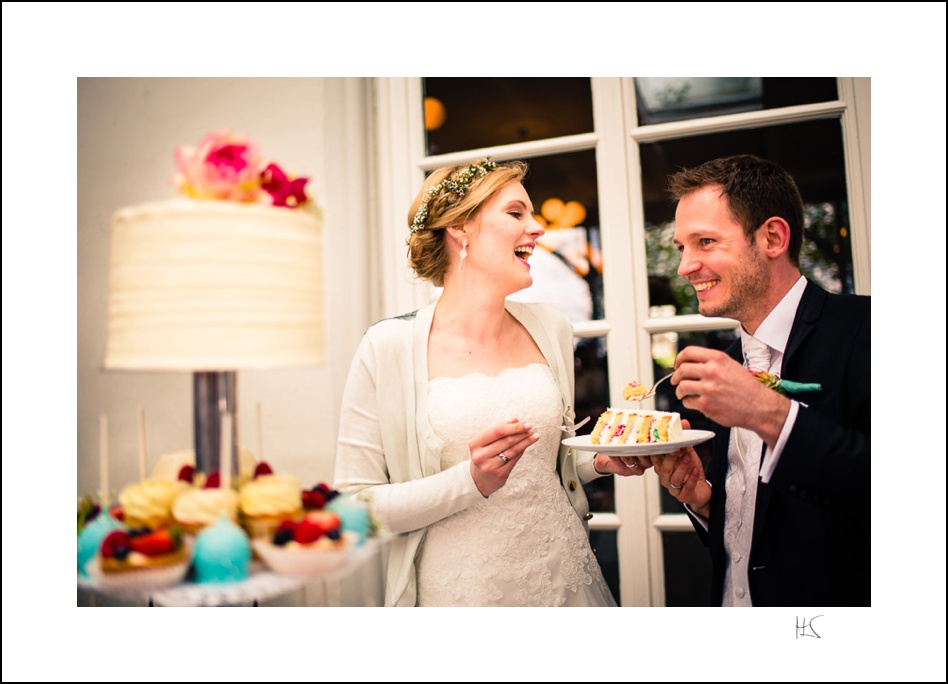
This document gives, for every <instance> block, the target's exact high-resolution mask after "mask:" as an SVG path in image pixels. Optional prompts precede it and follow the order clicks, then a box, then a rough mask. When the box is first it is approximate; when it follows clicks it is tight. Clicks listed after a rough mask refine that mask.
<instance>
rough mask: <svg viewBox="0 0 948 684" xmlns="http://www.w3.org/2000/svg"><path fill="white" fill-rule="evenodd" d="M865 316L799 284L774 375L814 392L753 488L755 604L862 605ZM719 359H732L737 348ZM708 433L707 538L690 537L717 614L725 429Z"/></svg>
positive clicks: (865, 574)
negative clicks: (702, 560) (707, 561)
mask: <svg viewBox="0 0 948 684" xmlns="http://www.w3.org/2000/svg"><path fill="white" fill-rule="evenodd" d="M869 314H870V298H869V297H866V296H856V295H834V294H830V293H828V292H826V291H825V290H823V289H821V288H820V287H818V286H817V285H815V284H813V283H812V282H808V283H807V287H806V290H805V291H804V293H803V298H802V299H801V301H800V306H799V308H798V309H797V314H796V318H795V319H794V322H793V328H792V330H791V332H790V338H789V340H788V342H787V349H786V353H785V355H784V360H783V370H782V373H781V377H784V378H787V379H788V380H794V381H797V382H808V383H809V382H817V383H820V384H821V385H822V389H821V390H819V391H814V392H805V393H801V394H796V395H792V396H793V398H795V399H798V400H799V401H801V402H803V403H806V404H808V406H801V407H800V411H799V413H798V414H797V419H796V423H795V424H794V426H793V431H792V432H791V434H790V438H789V440H788V441H787V444H786V446H785V448H784V450H783V453H782V454H781V456H780V462H779V464H778V465H777V469H776V471H775V472H774V473H773V476H772V477H771V479H770V482H769V483H768V484H764V483H763V482H759V483H758V488H757V505H756V510H755V513H754V533H753V541H752V544H751V554H750V561H749V564H748V575H749V577H750V591H751V598H752V600H753V604H754V605H755V606H781V607H794V606H799V607H820V606H869V605H870V604H871V596H870V582H869V578H870V560H871V557H870V518H871V511H870V497H869V494H870V484H869V483H870V466H869V442H870V432H869V418H870V416H869V400H870V386H869V356H870V354H869V347H870V344H869V343H870V339H869V336H870V329H869V327H870V326H869ZM727 353H728V354H729V355H730V356H731V357H733V358H734V359H736V360H737V361H741V359H742V356H741V344H740V340H738V341H737V343H736V344H733V345H731V347H729V348H728V349H727ZM715 432H716V436H715V438H714V440H713V443H712V455H711V462H710V464H709V466H708V472H707V477H708V479H709V481H710V482H711V485H712V490H711V491H712V495H711V513H710V523H709V530H708V531H707V532H705V530H704V528H703V527H701V526H700V525H697V524H696V525H695V529H696V530H697V531H698V534H699V536H701V538H702V540H703V541H704V542H705V543H706V544H707V545H708V546H709V548H710V551H711V560H712V567H713V574H712V578H713V579H712V581H713V586H712V605H716V606H720V605H721V600H722V593H723V587H724V570H725V568H726V565H727V555H726V553H725V551H724V511H725V489H724V480H725V476H726V475H727V449H728V439H729V434H730V430H729V429H727V428H722V427H719V428H717V429H716V430H715ZM765 458H766V457H765Z"/></svg>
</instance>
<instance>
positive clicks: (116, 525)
mask: <svg viewBox="0 0 948 684" xmlns="http://www.w3.org/2000/svg"><path fill="white" fill-rule="evenodd" d="M123 527H124V526H123V525H122V523H120V522H119V521H118V520H116V519H115V518H113V517H112V516H111V515H109V512H108V511H106V510H103V511H101V512H100V513H99V514H98V515H97V516H96V517H95V520H93V521H92V522H91V523H89V524H88V525H86V526H85V527H83V528H82V531H81V532H79V535H78V537H77V541H76V547H77V550H76V565H77V566H78V568H79V574H80V575H82V576H83V577H88V576H89V573H88V572H86V564H88V562H89V561H90V560H92V559H93V558H94V557H95V554H96V553H97V552H98V550H99V546H100V545H101V544H102V540H103V539H105V537H106V535H108V533H109V532H111V531H112V530H118V529H122V528H123Z"/></svg>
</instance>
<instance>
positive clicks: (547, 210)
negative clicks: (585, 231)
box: [534, 197, 586, 230]
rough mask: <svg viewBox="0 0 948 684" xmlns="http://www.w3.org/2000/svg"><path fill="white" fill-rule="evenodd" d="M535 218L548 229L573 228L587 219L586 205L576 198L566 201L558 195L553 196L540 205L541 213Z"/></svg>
mask: <svg viewBox="0 0 948 684" xmlns="http://www.w3.org/2000/svg"><path fill="white" fill-rule="evenodd" d="M534 218H536V220H537V222H538V223H539V224H540V225H542V226H543V227H544V228H547V229H552V230H555V229H557V228H572V227H574V226H578V225H579V224H580V223H582V222H583V221H584V220H585V218H586V207H584V206H583V205H582V203H581V202H577V201H575V200H571V201H569V202H565V203H564V202H563V200H561V199H559V198H558V197H551V198H550V199H548V200H546V201H545V202H544V203H543V204H542V205H541V206H540V214H538V215H536V216H535V217H534Z"/></svg>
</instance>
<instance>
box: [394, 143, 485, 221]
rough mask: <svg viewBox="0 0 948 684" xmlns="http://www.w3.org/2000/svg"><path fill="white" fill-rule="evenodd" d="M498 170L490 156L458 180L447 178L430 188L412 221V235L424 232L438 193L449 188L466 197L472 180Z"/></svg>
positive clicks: (460, 175) (465, 170) (457, 178)
mask: <svg viewBox="0 0 948 684" xmlns="http://www.w3.org/2000/svg"><path fill="white" fill-rule="evenodd" d="M496 168H497V162H492V161H491V160H490V156H488V157H485V158H484V161H483V162H481V163H480V164H469V165H468V167H467V168H466V169H464V170H463V171H461V172H460V173H458V175H457V177H456V178H445V179H444V180H443V181H441V182H440V183H438V184H437V185H435V186H433V187H431V188H428V191H427V192H426V193H425V196H424V199H423V200H422V202H421V206H420V207H418V211H417V212H415V218H414V219H412V222H411V235H414V234H415V233H416V232H418V231H419V230H424V228H425V221H426V220H428V207H429V206H430V205H431V200H433V199H434V198H435V197H437V195H438V193H440V192H441V191H442V190H444V189H445V188H447V189H448V190H449V191H451V192H453V193H454V194H455V195H457V196H458V197H464V193H465V192H466V191H467V189H468V187H469V186H470V185H471V181H472V180H474V179H475V178H480V177H481V176H486V175H487V172H488V171H493V170H494V169H496Z"/></svg>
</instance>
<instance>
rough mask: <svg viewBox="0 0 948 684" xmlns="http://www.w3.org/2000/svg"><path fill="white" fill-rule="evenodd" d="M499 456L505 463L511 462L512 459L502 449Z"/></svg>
mask: <svg viewBox="0 0 948 684" xmlns="http://www.w3.org/2000/svg"><path fill="white" fill-rule="evenodd" d="M497 458H499V459H500V460H501V461H503V462H504V463H510V459H509V458H507V455H506V454H505V453H504V452H503V451H501V452H500V453H499V454H497Z"/></svg>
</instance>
